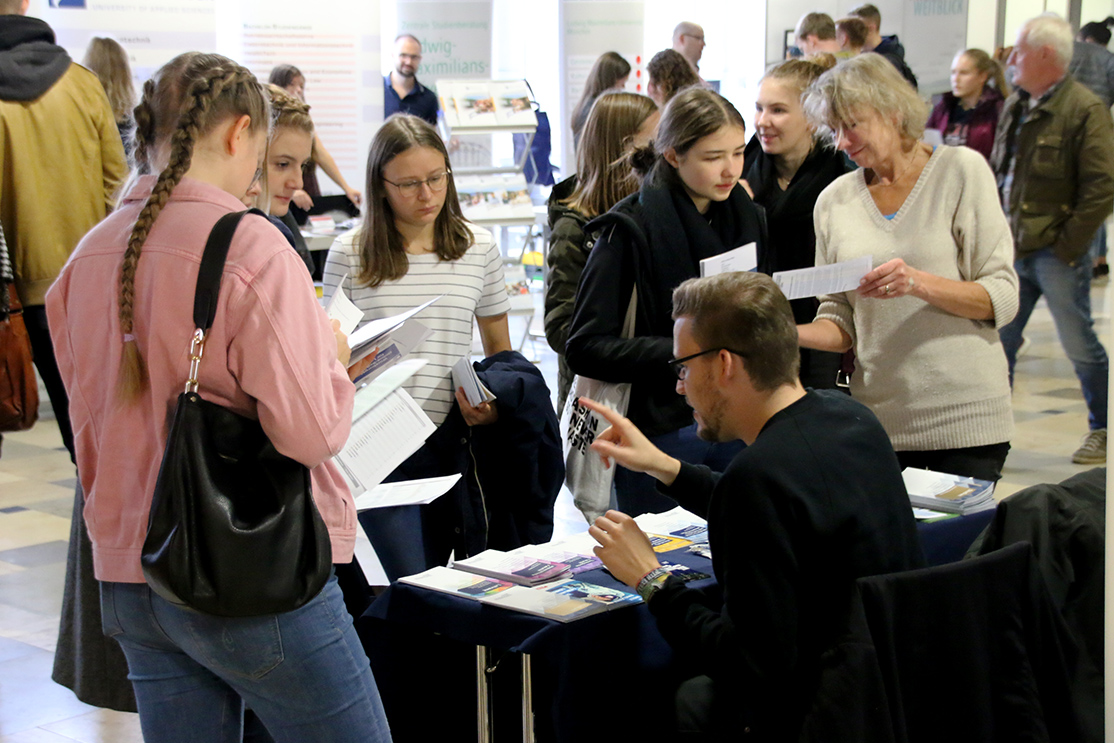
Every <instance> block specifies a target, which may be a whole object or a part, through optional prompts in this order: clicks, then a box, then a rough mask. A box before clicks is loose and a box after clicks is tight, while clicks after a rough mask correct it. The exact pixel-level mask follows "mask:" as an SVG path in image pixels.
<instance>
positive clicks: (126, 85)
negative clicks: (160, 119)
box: [81, 36, 135, 155]
mask: <svg viewBox="0 0 1114 743" xmlns="http://www.w3.org/2000/svg"><path fill="white" fill-rule="evenodd" d="M81 63H82V64H83V65H84V66H85V67H88V68H89V69H90V70H92V71H93V72H94V73H95V74H96V76H97V79H98V80H100V81H101V85H102V86H103V87H104V92H105V95H107V96H108V103H109V105H110V106H112V115H113V117H115V119H116V128H117V129H118V130H119V131H120V139H121V140H123V143H124V150H125V152H127V153H128V154H129V155H130V154H131V151H132V131H133V130H134V129H135V122H134V121H133V120H132V107H133V106H135V85H134V84H133V83H132V70H131V65H129V64H128V53H127V51H125V49H124V47H122V46H120V42H118V41H116V39H110V38H108V37H105V36H94V37H93V38H92V39H90V40H89V46H88V47H87V48H86V50H85V59H83V60H82V61H81Z"/></svg>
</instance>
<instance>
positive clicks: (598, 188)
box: [545, 93, 660, 409]
mask: <svg viewBox="0 0 1114 743" xmlns="http://www.w3.org/2000/svg"><path fill="white" fill-rule="evenodd" d="M659 118H660V114H659V112H658V107H657V106H656V105H654V102H653V101H652V100H650V99H649V98H647V97H646V96H644V95H636V94H634V93H606V94H604V95H602V96H600V97H599V98H597V99H596V103H595V105H593V106H592V112H591V114H590V115H589V116H588V121H587V122H586V123H585V125H584V140H583V141H584V146H583V147H581V148H580V149H579V150H577V153H576V175H573V176H570V177H568V178H566V179H565V180H564V181H562V182H560V183H558V184H557V185H556V186H554V187H553V192H552V193H551V194H550V196H549V229H550V233H549V254H548V256H547V257H546V263H547V264H548V268H549V272H548V273H547V275H546V281H545V337H546V340H548V341H549V345H550V346H551V347H552V348H553V350H554V351H556V352H557V354H558V356H557V367H558V384H557V406H558V409H561V408H563V407H564V405H565V396H566V395H567V394H568V391H569V385H570V384H571V382H572V371H571V370H569V368H568V364H566V363H565V343H566V342H567V341H568V339H569V324H570V323H571V322H572V311H573V301H574V300H575V299H576V287H577V285H578V284H579V283H580V274H581V272H582V271H583V270H584V264H585V263H586V262H587V260H588V254H589V253H590V252H592V245H593V244H594V242H595V241H594V240H593V239H592V238H591V237H590V236H589V235H588V234H586V233H585V231H584V225H586V224H587V223H588V222H589V221H590V220H592V219H595V218H596V217H598V216H599V215H601V214H603V213H604V212H606V211H607V210H608V209H610V208H611V207H613V206H615V205H616V204H617V203H619V202H620V201H621V200H622V199H624V198H626V197H627V196H630V195H631V194H632V193H634V192H635V191H637V190H638V186H639V182H640V179H639V177H638V176H636V175H635V173H634V172H633V171H632V169H631V165H630V162H629V155H630V153H631V151H632V150H634V149H636V148H639V147H645V146H646V144H648V143H649V141H650V140H651V139H653V136H654V132H655V131H656V130H657V127H658V119H659Z"/></svg>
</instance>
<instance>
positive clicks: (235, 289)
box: [46, 176, 356, 583]
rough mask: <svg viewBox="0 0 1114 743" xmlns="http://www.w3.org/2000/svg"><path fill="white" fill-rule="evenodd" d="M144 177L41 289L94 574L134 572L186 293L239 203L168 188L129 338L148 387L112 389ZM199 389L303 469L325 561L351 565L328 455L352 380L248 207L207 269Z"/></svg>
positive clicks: (177, 382) (187, 312)
mask: <svg viewBox="0 0 1114 743" xmlns="http://www.w3.org/2000/svg"><path fill="white" fill-rule="evenodd" d="M154 181H155V178H154V176H145V177H143V178H141V179H139V181H138V182H137V183H136V185H135V186H134V188H132V190H131V191H130V192H129V194H128V196H127V198H126V199H125V201H124V203H123V204H122V205H121V208H120V209H119V210H117V211H116V212H114V213H113V214H112V215H110V216H109V217H108V218H107V219H105V220H104V221H103V222H101V223H100V224H99V225H97V226H96V227H95V228H93V230H92V231H90V232H89V234H87V235H86V236H85V238H84V239H83V240H82V241H81V244H80V245H78V247H77V250H76V251H74V253H73V255H72V256H71V257H70V259H69V261H68V262H67V263H66V266H65V268H64V269H63V270H62V273H61V274H60V275H59V277H58V280H57V281H56V282H55V283H54V285H53V286H52V287H51V288H50V291H49V292H48V293H47V297H46V308H47V317H48V319H49V322H50V331H51V336H52V338H53V340H54V349H55V354H56V356H57V358H58V368H59V369H60V370H61V373H62V379H63V380H64V381H65V383H66V389H67V391H68V392H69V396H70V416H71V418H72V421H73V430H74V443H75V446H76V449H77V468H78V474H79V477H80V478H81V485H82V488H84V491H85V523H86V524H87V525H88V527H89V536H90V537H91V539H92V541H93V564H94V572H95V574H96V577H97V579H98V580H102V581H114V582H122V583H141V582H143V571H142V569H141V567H140V559H139V558H140V552H141V549H142V546H143V539H144V536H145V535H146V532H147V515H148V512H149V510H150V505H151V492H152V490H153V489H154V485H155V479H156V478H157V476H158V472H159V465H160V463H161V461H162V454H163V447H164V446H165V444H166V435H167V431H168V429H169V426H170V419H171V417H172V415H173V413H174V407H175V403H176V401H177V398H178V394H179V393H180V392H181V391H182V389H183V387H184V385H185V381H186V377H187V376H188V373H189V347H190V340H191V338H192V336H193V331H194V324H193V296H194V289H195V285H196V283H197V272H198V267H199V266H200V264H201V255H202V253H203V252H204V249H205V241H206V239H207V238H208V236H209V231H210V229H212V226H213V224H215V223H216V221H217V219H219V218H220V217H221V216H223V215H224V214H227V213H228V212H232V211H239V210H242V209H243V208H244V207H243V205H241V204H240V202H239V200H238V199H236V198H235V197H233V196H232V195H230V194H228V193H227V192H225V191H223V190H221V189H219V188H217V187H215V186H211V185H209V184H206V183H202V182H200V181H196V180H191V179H188V178H187V179H184V180H183V181H182V182H181V184H179V185H178V187H177V188H175V189H174V192H173V194H172V195H171V197H170V200H169V201H168V202H167V204H166V207H165V208H164V209H163V210H162V213H161V214H160V215H159V217H158V219H157V220H156V221H155V224H154V227H153V228H152V230H151V232H150V235H149V237H148V238H147V242H146V243H145V244H144V245H143V250H142V254H141V258H140V261H139V268H138V270H137V273H136V282H135V311H134V318H135V320H134V329H133V335H134V336H135V339H136V342H137V343H138V344H139V350H140V352H141V353H142V355H143V358H144V360H145V361H146V363H147V370H148V373H149V382H150V384H149V387H148V389H147V390H146V392H145V393H144V394H143V395H142V397H141V398H139V399H138V400H137V401H135V402H132V403H124V402H122V401H121V400H120V398H119V396H118V395H117V394H116V382H117V377H118V375H119V368H120V355H121V351H122V345H123V334H122V332H121V330H120V320H119V317H118V314H117V313H118V310H117V296H118V295H119V291H120V290H119V284H120V266H121V262H122V260H123V255H124V248H125V246H126V243H127V240H128V236H129V235H130V234H131V229H132V225H133V223H134V222H135V218H136V216H137V215H138V213H139V210H140V209H141V208H142V206H143V204H144V202H145V201H146V199H147V197H148V195H149V194H150V192H151V188H152V187H153V185H154ZM199 382H200V392H201V395H202V397H204V398H205V399H206V400H209V401H211V402H215V403H218V404H221V405H224V406H226V407H228V408H230V409H231V410H234V411H236V412H238V413H240V414H241V415H246V416H250V417H254V418H258V419H259V421H260V422H261V423H262V425H263V429H264V430H265V431H266V432H267V435H268V436H270V438H271V441H272V442H273V443H274V445H275V447H276V448H277V449H278V450H279V451H280V452H282V453H283V454H285V455H287V456H289V457H291V458H293V459H295V460H297V461H299V462H302V463H303V464H305V465H307V466H309V467H311V468H312V482H313V495H314V500H315V501H316V503H317V507H318V509H319V510H320V512H321V515H322V517H323V518H324V520H325V523H326V524H327V525H328V527H329V536H330V538H331V540H332V548H333V561H334V562H338V563H340V562H350V561H351V559H352V550H353V546H354V544H355V533H356V531H355V530H356V508H355V505H354V503H353V501H352V495H351V494H350V493H349V491H348V487H347V486H346V485H345V483H344V480H343V479H342V478H341V476H340V473H339V471H338V470H337V469H336V466H335V465H334V464H333V463H332V461H331V458H332V456H333V455H334V454H335V453H336V452H337V451H339V450H340V449H341V447H342V446H343V445H344V442H345V440H346V439H347V437H348V431H349V427H350V426H351V417H352V398H353V394H354V388H353V386H352V383H351V382H350V381H349V380H348V376H347V374H346V373H345V370H344V368H343V367H342V366H341V364H340V363H339V362H338V361H337V359H336V341H335V340H334V336H333V332H332V329H331V327H330V325H329V320H328V318H327V317H326V316H325V312H324V310H323V309H322V308H321V306H320V304H318V302H317V297H316V295H315V293H314V290H313V284H312V282H311V281H310V277H309V275H308V274H307V273H306V268H305V264H303V263H302V260H301V258H299V257H298V254H297V253H295V252H294V251H293V250H292V249H291V248H290V245H289V243H287V242H286V240H285V239H284V238H283V237H282V235H281V234H280V233H279V231H278V230H277V229H275V227H274V226H272V225H271V224H270V223H269V222H268V221H267V220H265V219H263V218H262V217H258V216H253V215H248V216H247V217H245V218H244V220H243V221H242V222H241V223H240V226H239V229H238V230H237V231H236V236H235V237H234V239H233V240H232V245H231V248H230V250H229V252H228V260H227V263H226V264H225V267H224V276H223V278H222V280H221V289H220V298H219V301H218V305H217V314H216V319H215V320H214V322H213V327H212V329H211V331H210V333H209V337H208V339H207V340H206V343H205V354H204V358H203V360H202V362H201V371H200V375H199Z"/></svg>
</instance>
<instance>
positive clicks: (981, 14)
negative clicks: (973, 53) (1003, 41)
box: [967, 0, 1005, 54]
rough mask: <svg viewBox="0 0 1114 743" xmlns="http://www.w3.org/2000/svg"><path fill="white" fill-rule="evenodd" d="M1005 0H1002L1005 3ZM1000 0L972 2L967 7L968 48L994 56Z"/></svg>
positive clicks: (976, 0) (972, 0) (974, 0)
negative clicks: (980, 50)
mask: <svg viewBox="0 0 1114 743" xmlns="http://www.w3.org/2000/svg"><path fill="white" fill-rule="evenodd" d="M1004 1H1005V0H1002V2H1004ZM998 2H999V0H971V2H970V3H968V6H967V48H968V49H982V50H983V51H985V52H987V53H989V54H993V53H994V49H995V47H996V43H995V38H994V36H995V32H996V31H997V28H998Z"/></svg>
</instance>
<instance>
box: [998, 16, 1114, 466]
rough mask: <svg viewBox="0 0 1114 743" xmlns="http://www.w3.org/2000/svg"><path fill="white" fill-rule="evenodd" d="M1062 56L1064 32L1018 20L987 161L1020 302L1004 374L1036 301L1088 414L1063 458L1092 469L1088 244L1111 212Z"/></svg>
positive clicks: (1096, 124) (1094, 143)
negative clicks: (1010, 81) (1008, 87)
mask: <svg viewBox="0 0 1114 743" xmlns="http://www.w3.org/2000/svg"><path fill="white" fill-rule="evenodd" d="M1071 56H1072V32H1071V27H1070V26H1069V25H1068V24H1067V22H1066V21H1064V20H1063V19H1061V18H1060V17H1059V16H1056V15H1053V14H1044V15H1041V16H1038V17H1036V18H1034V19H1032V20H1030V21H1028V22H1027V23H1025V25H1024V26H1022V28H1021V31H1020V32H1019V33H1018V37H1017V45H1016V46H1015V47H1014V49H1013V52H1012V53H1011V54H1010V59H1009V65H1010V66H1011V67H1012V68H1013V70H1014V84H1015V85H1016V86H1017V90H1016V92H1014V94H1013V95H1011V96H1010V97H1009V99H1008V100H1007V101H1006V104H1005V107H1004V110H1003V112H1002V118H1001V120H1000V121H999V123H998V131H997V133H996V135H995V141H994V150H993V152H992V153H991V156H990V162H991V166H992V167H993V168H994V172H995V174H996V175H997V177H998V187H999V190H1000V192H1001V196H1002V205H1003V206H1004V208H1005V210H1006V216H1007V217H1008V219H1009V222H1010V228H1011V229H1012V231H1013V237H1014V244H1015V249H1016V251H1017V255H1016V262H1015V267H1016V268H1017V275H1018V279H1019V280H1020V284H1019V291H1020V300H1021V301H1020V308H1019V309H1018V311H1017V317H1016V318H1014V320H1013V322H1011V323H1010V324H1009V325H1007V326H1006V327H1004V328H1002V330H1001V336H1002V345H1003V346H1004V347H1005V350H1006V358H1007V359H1008V360H1009V365H1010V373H1011V375H1012V373H1013V368H1014V363H1015V361H1016V360H1017V351H1018V348H1020V346H1021V333H1022V331H1023V330H1024V329H1025V324H1026V323H1027V322H1028V321H1029V315H1030V314H1032V311H1033V307H1034V305H1035V304H1036V303H1037V300H1038V299H1040V297H1041V296H1042V295H1044V297H1045V298H1046V299H1047V300H1048V308H1049V310H1050V311H1051V312H1052V318H1053V320H1055V322H1056V329H1057V332H1058V333H1059V335H1060V343H1061V344H1062V345H1063V347H1064V351H1065V353H1067V356H1068V358H1069V359H1071V362H1072V366H1074V368H1075V374H1076V376H1077V377H1078V378H1079V382H1080V384H1081V386H1082V388H1083V397H1084V398H1085V399H1086V401H1087V409H1088V411H1089V424H1090V433H1088V434H1087V436H1086V437H1085V438H1084V440H1083V443H1082V445H1081V446H1080V447H1079V449H1078V450H1076V452H1075V454H1073V455H1072V461H1073V462H1076V463H1079V464H1101V463H1103V462H1105V461H1106V400H1107V377H1108V374H1109V372H1108V367H1109V363H1108V360H1107V356H1106V350H1105V349H1104V348H1103V346H1102V344H1101V343H1100V342H1099V339H1098V337H1097V336H1096V335H1095V331H1094V327H1093V321H1092V319H1091V296H1090V279H1091V262H1090V260H1089V259H1088V247H1089V245H1090V242H1091V238H1092V237H1093V236H1094V234H1095V231H1096V230H1097V229H1098V228H1099V225H1101V224H1102V223H1103V221H1104V220H1105V219H1106V217H1107V215H1109V214H1110V212H1111V209H1112V208H1114V123H1112V121H1111V118H1110V112H1109V110H1107V108H1106V106H1105V105H1104V104H1103V102H1102V101H1101V100H1099V98H1098V97H1097V96H1095V94H1094V93H1092V92H1091V91H1089V90H1087V89H1086V88H1085V87H1083V86H1082V85H1080V84H1079V83H1078V82H1076V81H1075V80H1074V79H1072V77H1071V76H1070V75H1069V74H1068V73H1067V69H1068V64H1069V62H1070V61H1071Z"/></svg>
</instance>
